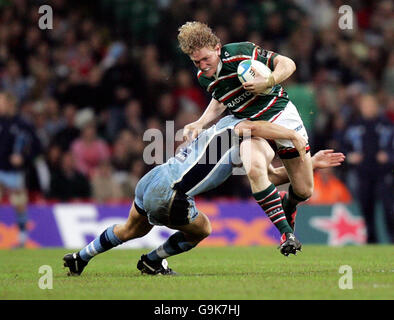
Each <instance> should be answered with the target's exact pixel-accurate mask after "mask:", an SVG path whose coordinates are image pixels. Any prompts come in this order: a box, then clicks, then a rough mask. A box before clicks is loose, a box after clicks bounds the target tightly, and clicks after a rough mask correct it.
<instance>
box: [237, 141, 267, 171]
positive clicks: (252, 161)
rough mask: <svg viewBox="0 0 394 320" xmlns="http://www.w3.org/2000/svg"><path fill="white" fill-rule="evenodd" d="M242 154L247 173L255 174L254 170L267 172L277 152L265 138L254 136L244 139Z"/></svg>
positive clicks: (241, 148) (241, 147)
mask: <svg viewBox="0 0 394 320" xmlns="http://www.w3.org/2000/svg"><path fill="white" fill-rule="evenodd" d="M240 155H241V159H242V163H243V166H244V168H245V170H246V173H247V174H248V175H250V174H252V175H253V172H256V173H257V174H260V173H261V171H262V170H264V172H266V171H267V170H268V166H269V164H270V163H271V162H272V159H273V158H274V155H275V153H274V151H273V150H272V148H271V146H270V145H269V143H268V142H267V141H266V140H265V139H262V138H257V137H253V138H248V139H244V140H243V141H242V143H241V146H240Z"/></svg>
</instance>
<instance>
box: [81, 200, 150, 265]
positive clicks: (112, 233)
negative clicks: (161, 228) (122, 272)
mask: <svg viewBox="0 0 394 320" xmlns="http://www.w3.org/2000/svg"><path fill="white" fill-rule="evenodd" d="M152 227H153V226H152V225H150V224H149V222H148V219H147V218H146V217H145V216H143V215H141V214H140V213H138V211H137V210H136V208H135V205H134V204H133V206H132V207H131V209H130V214H129V217H128V219H127V221H126V223H125V224H120V225H113V226H111V227H109V228H107V229H106V230H105V231H104V232H103V233H102V234H101V235H100V236H98V237H97V238H96V239H94V240H93V241H92V242H91V243H89V244H88V245H87V246H86V247H85V248H83V249H82V250H80V251H79V256H80V257H81V259H82V260H84V261H85V262H88V261H89V260H90V259H92V258H93V257H94V256H96V255H98V254H99V253H103V252H105V251H108V250H110V249H112V248H114V247H116V246H118V245H120V244H122V243H123V242H125V241H128V240H131V239H135V238H140V237H143V236H144V235H146V234H147V233H148V232H149V231H150V230H151V229H152Z"/></svg>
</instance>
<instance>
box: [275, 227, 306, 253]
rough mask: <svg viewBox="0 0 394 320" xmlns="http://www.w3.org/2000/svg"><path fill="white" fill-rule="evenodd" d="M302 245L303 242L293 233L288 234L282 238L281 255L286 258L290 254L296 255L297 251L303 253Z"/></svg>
mask: <svg viewBox="0 0 394 320" xmlns="http://www.w3.org/2000/svg"><path fill="white" fill-rule="evenodd" d="M301 247H302V244H301V242H300V241H299V240H298V239H297V238H296V237H295V235H294V234H293V233H290V232H286V233H284V234H282V237H281V238H280V244H279V247H278V248H279V249H280V253H281V254H283V255H284V256H286V257H287V256H288V255H289V254H290V253H291V254H294V255H296V254H297V251H301Z"/></svg>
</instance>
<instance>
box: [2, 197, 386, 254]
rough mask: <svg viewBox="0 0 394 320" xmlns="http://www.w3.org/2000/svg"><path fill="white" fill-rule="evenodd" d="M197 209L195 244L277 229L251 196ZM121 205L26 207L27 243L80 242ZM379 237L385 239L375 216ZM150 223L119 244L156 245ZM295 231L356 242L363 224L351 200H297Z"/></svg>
mask: <svg viewBox="0 0 394 320" xmlns="http://www.w3.org/2000/svg"><path fill="white" fill-rule="evenodd" d="M197 207H198V208H199V210H201V211H203V212H204V213H206V214H207V215H208V216H209V219H210V220H211V223H212V229H213V232H212V234H211V235H210V236H209V237H208V238H207V239H205V240H204V241H203V242H202V243H201V244H200V246H231V245H234V246H253V245H275V244H277V243H278V239H279V234H278V231H277V230H276V228H275V227H274V226H273V225H272V223H271V222H270V220H269V219H268V218H267V217H266V216H265V215H264V213H263V212H262V211H261V209H260V208H259V207H258V206H256V204H255V203H254V202H253V201H250V202H249V201H245V202H239V201H234V202H232V201H222V202H201V201H200V202H197ZM129 209H130V207H129V206H127V205H94V204H56V205H51V206H49V205H32V206H30V207H29V222H28V229H29V240H28V242H27V247H30V248H36V247H65V248H70V249H71V248H81V247H83V246H85V245H86V244H87V243H89V242H90V241H91V240H93V239H94V238H95V237H97V236H98V235H99V234H100V233H101V232H102V231H103V230H104V229H105V228H107V227H108V226H110V225H113V224H116V223H122V222H124V221H125V220H126V219H127V216H128V212H129ZM0 211H1V215H0V248H2V249H5V248H12V247H13V246H15V245H16V244H17V242H18V241H17V239H18V228H17V225H16V219H15V213H14V211H13V209H12V207H10V206H1V207H0ZM378 227H380V228H379V229H382V230H381V232H379V234H380V237H381V239H380V240H381V241H382V242H385V241H386V238H385V237H386V235H385V232H384V230H383V229H384V228H382V223H381V222H379V221H378ZM172 232H173V230H171V229H168V228H166V227H156V228H153V229H152V231H151V232H150V233H149V234H148V235H147V236H145V237H143V238H141V239H136V240H133V241H130V242H128V243H125V244H123V245H122V246H120V248H147V247H156V246H158V245H160V244H161V243H162V242H163V241H165V239H166V238H167V237H168V236H169V234H170V233H172ZM296 234H297V235H298V236H299V238H300V240H301V241H302V242H303V243H304V244H307V243H320V244H329V245H345V244H362V243H364V242H365V226H364V222H363V219H362V218H361V217H360V215H359V213H358V208H357V206H356V205H350V206H345V205H342V204H337V205H334V206H311V205H303V206H301V207H300V208H299V214H298V216H297V225H296Z"/></svg>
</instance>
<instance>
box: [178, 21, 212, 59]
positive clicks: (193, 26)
mask: <svg viewBox="0 0 394 320" xmlns="http://www.w3.org/2000/svg"><path fill="white" fill-rule="evenodd" d="M178 31H179V34H178V42H179V47H180V48H181V50H182V51H183V52H184V53H186V54H188V55H191V54H193V52H194V51H195V50H198V49H201V48H205V47H207V48H211V49H213V48H215V46H216V45H217V44H220V39H219V38H218V37H217V36H216V35H215V34H214V33H213V32H212V29H211V28H210V27H208V26H207V25H206V24H205V23H201V22H198V21H192V22H190V21H189V22H186V23H185V24H184V25H183V26H181V27H180V28H179V29H178Z"/></svg>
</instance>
